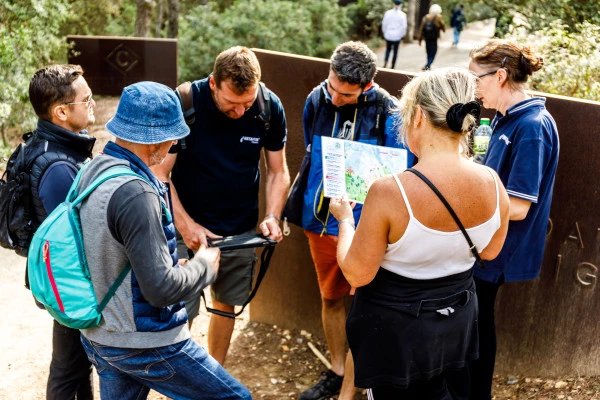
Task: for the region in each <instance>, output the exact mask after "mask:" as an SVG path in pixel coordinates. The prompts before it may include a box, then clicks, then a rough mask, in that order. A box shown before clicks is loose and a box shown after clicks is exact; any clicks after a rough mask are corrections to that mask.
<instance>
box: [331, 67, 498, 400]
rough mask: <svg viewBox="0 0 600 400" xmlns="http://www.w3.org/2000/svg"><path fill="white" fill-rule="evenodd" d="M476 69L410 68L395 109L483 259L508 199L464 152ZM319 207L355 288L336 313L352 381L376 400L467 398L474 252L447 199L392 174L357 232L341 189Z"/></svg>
mask: <svg viewBox="0 0 600 400" xmlns="http://www.w3.org/2000/svg"><path fill="white" fill-rule="evenodd" d="M476 79H477V78H476V77H474V76H473V75H472V74H470V73H469V72H468V71H467V70H465V69H457V68H455V69H444V70H436V71H434V72H427V73H424V74H422V75H419V76H417V77H416V78H414V79H413V80H412V81H411V82H409V84H408V85H407V86H406V87H405V88H404V90H403V95H402V98H401V100H400V106H399V109H398V110H397V111H398V112H399V113H400V116H401V117H402V120H403V125H402V126H401V134H402V140H404V141H405V143H407V144H408V146H409V148H410V150H411V151H412V152H413V153H414V154H415V155H416V156H417V157H418V158H419V161H418V163H417V164H416V165H415V167H414V169H416V170H418V171H419V172H421V173H422V174H423V175H425V176H426V177H427V178H429V180H430V181H431V182H432V183H433V184H434V185H435V186H436V187H437V188H438V190H439V191H440V192H441V193H442V194H443V196H444V197H445V198H446V200H447V201H448V203H449V204H450V206H451V207H452V208H453V209H454V211H455V212H456V214H457V216H458V218H459V219H460V221H461V222H462V224H463V225H464V227H465V228H466V230H467V232H468V233H469V236H470V237H471V239H472V241H473V243H474V244H475V247H476V248H477V251H478V252H479V255H480V256H481V258H482V259H484V260H489V259H493V258H494V257H495V256H496V255H497V254H498V253H499V252H500V250H501V248H502V245H503V243H504V239H505V237H506V232H507V227H508V214H509V203H508V196H507V194H506V191H505V189H504V187H503V185H502V183H501V181H500V179H499V178H498V176H497V175H496V173H495V172H493V171H492V170H490V169H489V168H486V167H484V166H481V165H478V164H475V163H473V162H472V161H470V160H469V159H467V158H466V157H465V155H464V153H465V149H466V148H467V147H466V146H467V139H468V135H470V133H471V131H472V129H473V127H474V126H475V124H476V122H477V119H478V118H479V105H478V104H477V103H475V102H474V101H473V100H474V99H475V87H476ZM330 209H331V212H332V213H333V215H334V216H335V217H336V219H337V220H338V221H340V231H339V232H340V234H339V242H338V248H337V258H338V263H339V265H340V267H341V269H342V271H343V273H344V275H345V276H346V278H347V279H348V282H349V283H350V284H351V285H352V286H353V287H357V288H358V289H357V292H356V295H355V298H354V302H353V305H352V309H351V311H350V315H349V316H348V323H347V331H348V332H347V333H348V339H349V342H350V347H351V349H352V355H353V356H354V360H355V384H356V385H357V386H358V387H363V388H368V389H369V396H371V398H374V399H376V400H380V399H388V398H389V399H395V398H402V399H411V398H415V399H419V400H427V399H432V400H433V399H467V398H468V387H469V382H468V374H466V373H465V368H464V367H465V365H466V363H467V362H468V361H469V360H472V359H474V358H476V357H477V353H478V340H477V338H478V337H477V325H476V319H477V308H476V299H475V293H474V284H473V279H472V268H473V263H474V261H475V258H474V256H473V254H472V253H471V251H470V250H469V245H468V244H467V240H466V239H465V237H464V236H463V234H462V233H461V231H460V230H459V229H458V227H457V224H456V222H455V221H454V219H453V218H452V216H451V215H450V213H449V212H448V210H447V209H446V207H445V206H444V205H443V204H442V202H441V201H440V199H439V198H438V197H437V196H436V194H435V193H434V192H433V191H432V189H431V188H430V187H429V186H427V184H425V182H423V181H422V180H421V179H420V178H419V177H417V176H416V175H414V174H413V173H410V172H403V173H399V174H397V175H396V176H389V177H386V178H382V179H380V180H378V181H376V182H375V183H373V185H372V186H371V188H370V189H369V193H368V195H367V199H366V201H365V203H364V206H363V212H362V216H361V220H360V225H359V226H358V227H357V229H356V231H355V229H354V220H353V217H352V209H351V205H350V204H349V203H348V201H347V200H346V199H344V200H341V199H332V201H331V205H330ZM476 268H479V267H476Z"/></svg>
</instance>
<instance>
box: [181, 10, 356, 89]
mask: <svg viewBox="0 0 600 400" xmlns="http://www.w3.org/2000/svg"><path fill="white" fill-rule="evenodd" d="M347 26H348V20H347V17H346V15H345V12H344V10H343V9H341V8H340V7H338V6H337V2H336V1H334V0H298V1H279V0H238V1H235V2H234V3H233V5H231V6H230V7H229V8H226V9H225V10H224V11H223V12H221V13H220V12H219V9H218V7H217V5H213V4H212V3H211V2H209V3H208V5H201V6H197V7H195V8H193V9H191V10H190V11H189V12H188V13H187V15H186V16H185V18H184V19H183V20H182V23H181V26H180V37H179V72H180V73H179V76H180V80H182V81H185V80H194V79H198V78H199V77H203V76H206V75H207V74H209V73H210V72H211V71H212V66H213V64H214V60H215V57H216V56H217V55H218V54H219V53H220V52H221V51H223V50H225V49H227V48H229V47H231V46H236V45H242V46H247V47H257V48H262V49H269V50H276V51H281V52H287V53H295V54H304V55H309V56H317V57H329V55H330V54H331V52H332V51H333V49H334V48H335V46H337V44H339V43H341V42H343V41H344V39H345V32H346V28H347Z"/></svg>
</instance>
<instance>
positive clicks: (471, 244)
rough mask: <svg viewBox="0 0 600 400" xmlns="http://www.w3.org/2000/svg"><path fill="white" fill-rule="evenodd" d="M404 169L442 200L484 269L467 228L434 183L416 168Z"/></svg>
mask: <svg viewBox="0 0 600 400" xmlns="http://www.w3.org/2000/svg"><path fill="white" fill-rule="evenodd" d="M406 171H410V172H412V173H413V174H415V175H416V176H418V177H419V178H421V180H422V181H423V182H425V183H426V184H427V186H429V187H430V188H431V190H433V192H434V193H435V194H436V195H437V197H439V198H440V200H441V201H442V203H443V204H444V205H445V206H446V208H447V209H448V212H450V215H452V218H454V221H455V222H456V225H458V227H459V228H460V231H461V232H462V233H463V235H464V236H465V239H467V243H469V249H470V250H471V253H473V256H474V257H475V260H476V262H477V264H478V265H479V266H480V267H481V268H482V269H485V264H484V262H483V260H482V259H481V257H479V253H478V252H477V249H476V248H475V245H474V244H473V242H472V241H471V238H470V237H469V234H468V233H467V230H466V229H465V227H464V226H463V224H462V222H460V219H458V215H456V213H455V212H454V210H453V209H452V207H450V204H448V202H447V201H446V199H445V198H444V196H442V194H441V193H440V191H439V190H438V188H436V187H435V186H434V184H433V183H431V181H430V180H429V179H427V177H425V175H423V174H422V173H420V172H419V171H417V170H416V169H413V168H407V169H406Z"/></svg>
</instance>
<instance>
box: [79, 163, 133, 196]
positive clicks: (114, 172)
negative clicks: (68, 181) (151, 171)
mask: <svg viewBox="0 0 600 400" xmlns="http://www.w3.org/2000/svg"><path fill="white" fill-rule="evenodd" d="M80 172H81V171H80ZM125 175H129V176H135V177H138V178H140V179H144V178H142V176H141V175H139V174H136V173H135V172H133V171H132V170H131V168H128V167H125V166H121V165H119V166H116V167H112V168H109V169H107V170H106V171H104V172H103V173H102V174H100V176H98V177H97V178H96V179H94V180H93V181H92V183H90V184H89V185H88V186H87V187H86V188H85V189H84V191H83V192H82V193H80V194H78V193H77V185H76V184H75V182H77V183H79V179H78V177H80V175H79V173H78V174H77V177H75V179H76V181H74V182H73V186H71V188H72V189H73V193H71V192H69V194H70V195H71V196H77V197H76V198H75V199H72V197H69V198H68V201H69V202H70V203H71V205H73V206H75V205H77V204H79V203H80V202H82V201H83V200H84V199H85V198H86V197H88V196H89V195H90V193H92V192H93V191H94V190H96V188H97V187H98V186H100V185H101V184H103V183H104V182H106V181H107V180H109V179H112V178H116V177H117V176H125Z"/></svg>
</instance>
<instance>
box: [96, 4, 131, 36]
mask: <svg viewBox="0 0 600 400" xmlns="http://www.w3.org/2000/svg"><path fill="white" fill-rule="evenodd" d="M136 11H137V9H136V5H135V1H128V0H125V1H123V2H122V3H121V5H120V6H119V7H118V9H117V10H116V11H115V12H114V13H113V14H110V15H109V16H108V18H107V25H106V27H105V31H104V32H102V33H95V34H96V35H109V36H135V14H136Z"/></svg>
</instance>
